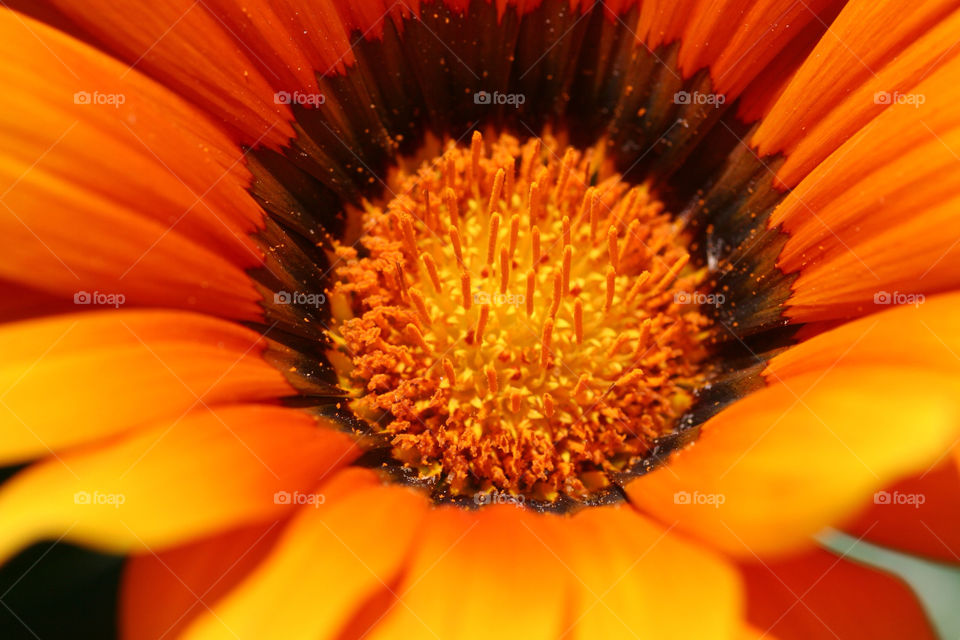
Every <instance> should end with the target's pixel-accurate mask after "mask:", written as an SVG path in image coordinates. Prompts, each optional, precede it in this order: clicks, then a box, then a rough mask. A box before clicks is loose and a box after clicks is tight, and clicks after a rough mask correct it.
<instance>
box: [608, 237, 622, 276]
mask: <svg viewBox="0 0 960 640" xmlns="http://www.w3.org/2000/svg"><path fill="white" fill-rule="evenodd" d="M607 245H608V248H609V254H610V266H611V267H613V270H614V271H617V266H618V265H619V264H620V253H619V252H618V251H617V228H616V227H614V226H611V227H610V228H609V229H607Z"/></svg>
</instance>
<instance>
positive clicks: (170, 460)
mask: <svg viewBox="0 0 960 640" xmlns="http://www.w3.org/2000/svg"><path fill="white" fill-rule="evenodd" d="M357 453H358V451H357V450H356V447H355V445H354V443H353V441H352V440H351V439H350V438H349V437H348V436H346V435H345V434H343V433H340V432H338V431H334V430H333V429H326V428H317V424H316V422H315V421H314V419H313V418H311V417H310V416H309V415H307V414H306V413H304V412H301V411H299V410H296V409H285V408H280V407H269V406H256V405H233V406H228V407H223V408H219V409H217V410H206V409H204V410H199V411H194V412H192V413H189V414H186V415H184V416H182V417H181V418H178V419H176V420H165V421H163V422H158V423H157V424H156V425H155V426H154V427H152V428H150V429H142V430H140V431H138V432H136V433H133V434H130V435H127V436H125V437H122V438H118V439H117V440H115V441H113V442H111V443H109V444H104V445H96V446H90V447H86V448H84V449H79V450H75V451H71V452H68V453H64V454H62V455H59V456H57V457H56V459H53V458H51V459H48V460H45V461H43V462H39V463H37V464H35V465H33V466H31V467H28V468H27V469H26V470H24V471H22V472H20V473H19V474H17V475H16V476H15V477H14V478H12V479H11V480H9V481H8V482H7V483H6V484H5V485H4V486H3V488H2V489H0V520H2V521H3V522H4V528H3V531H2V532H0V556H4V557H5V556H7V555H8V554H9V553H10V552H11V551H14V550H16V549H17V548H19V547H21V546H22V545H24V544H26V543H28V542H30V541H33V540H36V539H40V538H43V537H54V538H56V537H58V536H61V535H63V536H66V538H67V539H69V540H74V541H77V542H80V543H84V544H89V545H92V546H95V547H97V548H101V549H109V550H113V551H127V550H131V549H135V550H139V551H145V550H146V551H150V550H154V551H159V550H161V549H163V548H166V547H171V546H176V545H178V544H183V543H184V542H187V541H190V540H193V539H196V538H199V537H202V536H205V535H212V534H214V533H217V532H219V531H223V530H226V529H231V528H235V527H239V526H243V525H245V524H252V523H256V522H264V521H267V520H271V519H278V518H281V517H284V515H285V514H287V513H289V511H290V509H291V505H292V504H293V503H292V501H290V500H287V501H284V500H283V499H282V497H281V498H280V499H278V498H277V497H276V496H275V494H276V493H277V492H278V491H286V492H288V493H292V492H294V491H300V492H302V493H308V492H309V491H310V490H311V489H312V488H313V487H315V486H316V485H317V483H318V482H319V481H320V479H321V478H322V477H323V476H324V475H326V474H327V473H329V471H330V470H331V469H334V468H336V467H338V466H339V465H342V464H346V463H348V462H350V460H351V459H352V458H353V457H356V455H357Z"/></svg>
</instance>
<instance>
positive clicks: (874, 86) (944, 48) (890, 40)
mask: <svg viewBox="0 0 960 640" xmlns="http://www.w3.org/2000/svg"><path fill="white" fill-rule="evenodd" d="M955 9H956V3H955V2H953V1H952V0H934V1H931V2H923V3H919V4H905V3H900V2H872V1H871V0H851V1H850V2H847V3H846V4H845V5H844V7H843V9H842V10H841V11H840V14H839V15H838V16H837V18H836V20H834V22H833V24H831V25H830V27H829V29H827V31H826V33H824V35H823V37H822V38H821V39H820V42H819V43H818V44H817V46H816V47H815V48H814V50H813V52H812V53H811V55H810V56H809V57H808V58H807V60H806V61H805V62H804V63H803V65H801V67H800V69H799V70H798V71H797V73H796V75H795V76H794V77H793V78H792V79H791V81H790V83H789V84H788V85H787V87H786V88H785V90H784V91H783V93H782V94H781V96H780V98H779V100H778V101H777V103H776V104H775V105H774V107H773V109H772V110H771V111H770V113H769V114H768V116H767V117H766V118H765V119H764V120H763V122H762V123H761V124H760V127H759V128H758V130H757V131H756V133H755V135H754V136H753V138H752V144H754V145H756V146H757V149H758V152H759V153H760V155H762V156H767V155H774V154H777V153H780V152H783V153H785V154H786V155H787V161H786V164H785V165H784V166H783V167H781V168H780V169H779V171H778V177H779V178H780V179H781V181H782V182H783V183H784V184H786V185H787V186H789V187H794V186H796V184H797V183H798V182H799V181H800V179H802V178H803V177H804V176H805V175H807V173H809V172H810V170H811V169H812V168H813V167H815V166H816V165H818V164H819V163H820V162H821V161H822V160H823V159H824V158H826V157H827V156H828V155H829V154H830V153H832V152H833V151H834V150H835V149H836V148H837V147H838V146H839V145H840V144H841V143H843V142H844V141H845V140H846V139H847V138H848V137H849V136H850V135H851V134H852V133H854V132H856V131H857V130H858V129H860V128H861V127H863V125H865V124H866V123H867V122H868V121H869V120H870V118H872V117H873V116H875V115H876V114H878V113H880V112H881V111H883V110H884V108H885V107H886V106H887V105H885V104H884V103H882V102H881V103H878V102H875V101H874V99H873V94H874V92H875V91H891V92H892V91H896V90H899V91H907V90H909V89H910V88H911V87H912V86H914V85H915V84H916V83H917V82H919V81H920V80H921V79H922V78H924V77H925V76H926V75H928V74H929V73H930V72H931V71H933V70H934V69H935V68H936V67H937V66H938V65H940V64H942V63H943V62H945V61H946V60H949V58H950V55H956V54H955V53H953V54H950V55H948V54H949V53H950V49H951V48H952V44H953V41H955V40H956V38H955V37H954V38H952V39H951V38H950V34H951V33H953V34H955V33H956V28H957V27H956V20H957V19H958V17H960V16H958V15H957V13H956V11H955ZM866 157H869V156H866Z"/></svg>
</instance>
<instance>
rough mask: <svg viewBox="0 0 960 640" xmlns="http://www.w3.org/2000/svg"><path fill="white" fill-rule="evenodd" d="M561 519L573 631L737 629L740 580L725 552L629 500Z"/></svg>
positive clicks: (680, 634) (677, 634)
mask: <svg viewBox="0 0 960 640" xmlns="http://www.w3.org/2000/svg"><path fill="white" fill-rule="evenodd" d="M561 524H562V525H564V528H565V529H567V530H568V532H567V533H566V536H565V537H566V538H567V540H568V542H569V559H568V560H565V561H566V562H568V563H569V566H568V568H569V571H570V572H571V574H572V575H568V576H567V578H568V579H570V582H571V583H572V584H573V586H574V589H575V596H574V598H573V602H572V607H571V611H570V613H568V614H567V618H568V624H569V625H570V627H569V631H570V636H571V637H573V638H584V639H589V638H618V637H619V638H630V637H633V636H634V635H635V634H639V635H641V636H642V637H650V638H664V639H667V638H674V639H676V640H686V639H688V638H732V637H735V631H736V628H737V626H738V625H739V624H740V609H741V596H740V585H739V578H738V576H737V575H736V571H735V570H734V569H733V568H732V567H731V566H730V565H729V563H728V562H727V561H726V560H725V559H723V558H721V557H719V556H718V555H715V554H713V553H711V552H710V551H708V550H707V549H705V548H703V547H701V546H699V545H697V544H694V543H691V542H688V541H686V540H683V539H682V538H681V537H679V536H676V535H673V534H671V533H670V531H669V530H668V529H664V528H662V527H660V526H659V525H657V524H655V523H654V522H652V521H650V520H648V519H647V518H645V517H643V516H641V515H639V514H637V513H636V511H635V510H634V509H632V508H630V507H626V506H622V507H602V508H596V509H587V510H585V511H583V512H581V513H579V514H577V515H576V516H574V517H573V518H572V519H571V520H570V521H569V522H564V523H561ZM692 602H695V603H696V607H697V615H695V616H692V615H688V612H689V610H690V606H691V603H692Z"/></svg>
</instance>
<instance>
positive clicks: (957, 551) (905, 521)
mask: <svg viewBox="0 0 960 640" xmlns="http://www.w3.org/2000/svg"><path fill="white" fill-rule="evenodd" d="M947 457H948V459H947V460H944V461H941V463H940V464H939V465H937V466H936V467H935V468H933V469H928V470H925V471H924V472H923V473H921V474H919V475H917V476H914V477H911V478H907V479H906V480H902V481H901V482H898V483H896V484H895V485H893V486H890V487H886V488H885V489H884V490H883V491H882V492H877V493H876V494H874V496H873V499H872V500H871V501H870V506H869V508H868V509H867V511H866V512H865V513H863V514H861V516H860V517H859V518H857V520H856V521H854V522H852V523H850V524H849V525H848V526H847V527H845V530H846V531H848V532H849V533H850V535H853V536H856V537H858V538H860V537H862V538H863V539H865V540H868V541H870V542H873V543H874V544H878V545H881V546H885V547H892V548H894V549H896V550H898V551H903V552H906V553H912V554H919V555H921V556H924V557H926V558H929V559H931V560H936V561H939V562H951V563H954V564H957V563H960V527H958V526H957V514H958V513H960V469H958V468H957V465H956V463H955V461H954V460H952V459H950V458H953V457H954V456H947Z"/></svg>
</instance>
